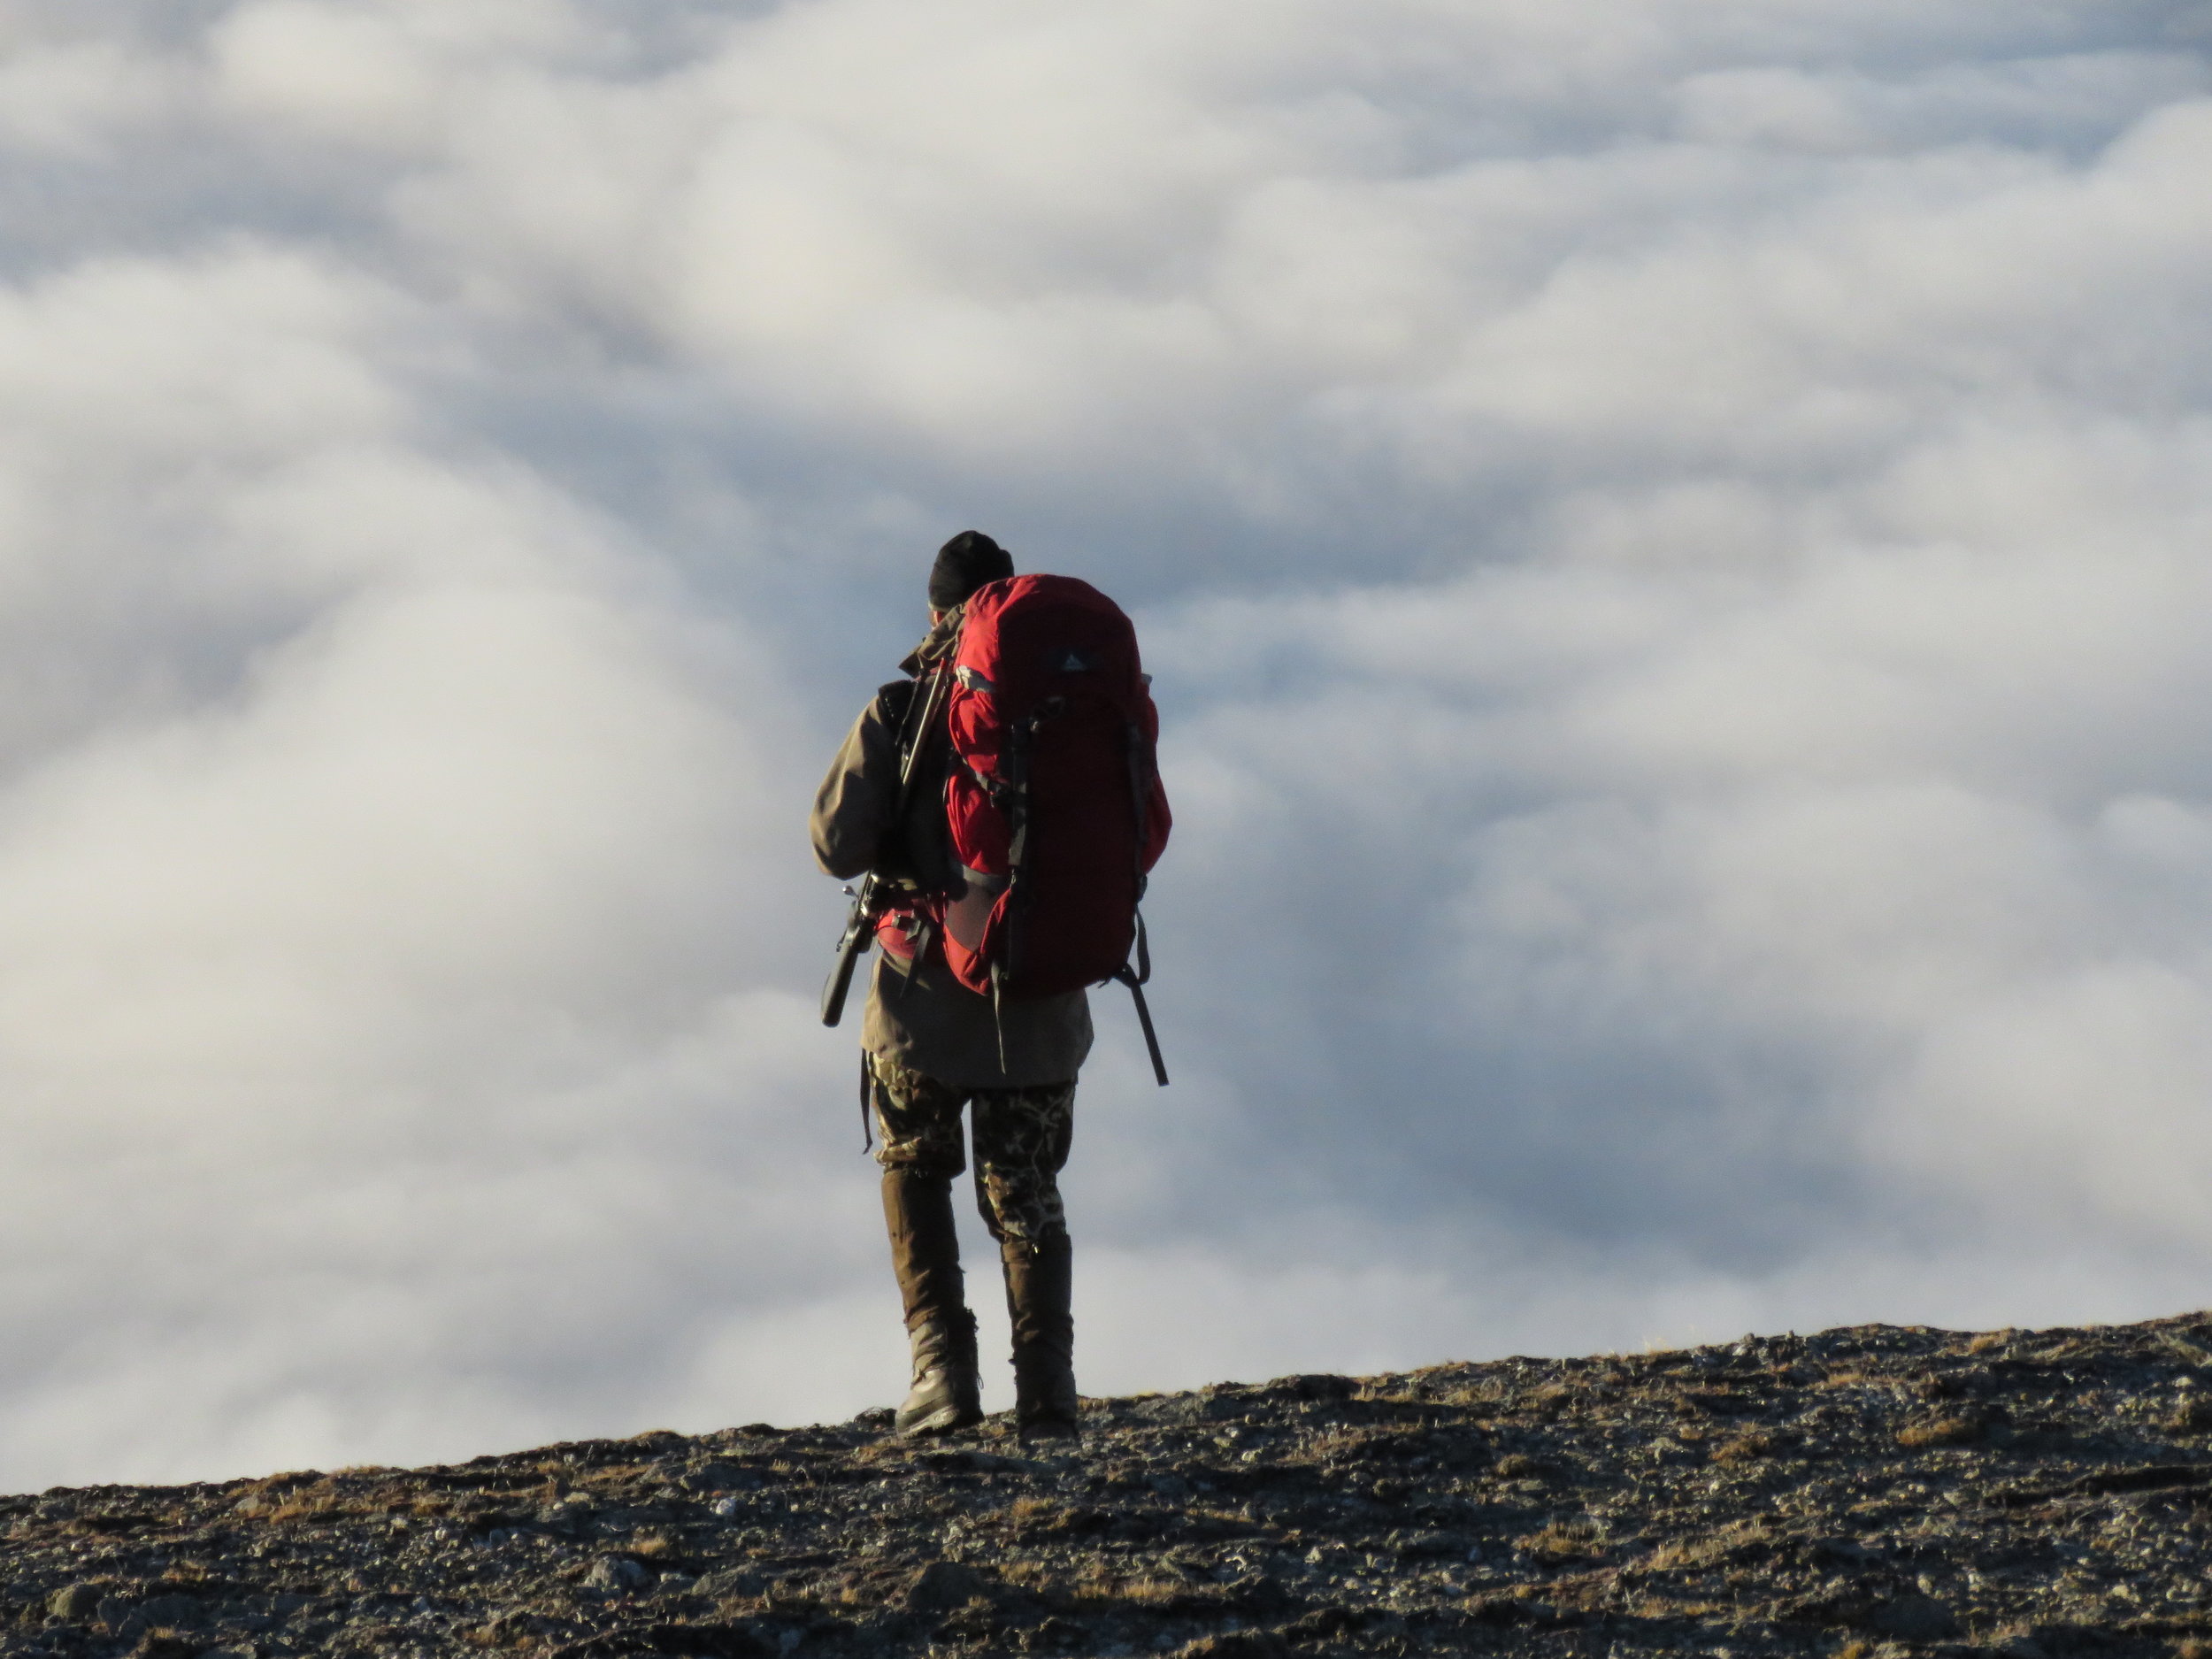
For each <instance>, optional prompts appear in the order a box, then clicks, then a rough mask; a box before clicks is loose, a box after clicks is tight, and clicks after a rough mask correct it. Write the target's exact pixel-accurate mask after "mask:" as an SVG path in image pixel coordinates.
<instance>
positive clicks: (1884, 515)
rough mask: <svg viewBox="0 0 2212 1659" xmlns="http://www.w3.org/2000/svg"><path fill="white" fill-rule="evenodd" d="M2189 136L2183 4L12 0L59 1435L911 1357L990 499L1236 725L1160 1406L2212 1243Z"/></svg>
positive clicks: (1203, 828)
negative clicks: (902, 1024)
mask: <svg viewBox="0 0 2212 1659" xmlns="http://www.w3.org/2000/svg"><path fill="white" fill-rule="evenodd" d="M2208 172H2212V22H2208V20H2207V17H2206V13H2205V12H2204V11H2203V9H2202V8H2201V7H2200V6H2197V5H2193V4H2166V3H2161V4H2153V3H2151V0H2097V3H2096V4H2088V3H2087V0H2039V3H2038V4H2022V3H2021V0H1916V3H1915V4H1909V5H1908V4H1888V3H1886V0H1873V3H1870V0H1849V3H1848V4H1847V3H1846V0H1671V3H1670V0H1547V3H1545V4H1534V3H1533V0H1359V3H1358V4H1352V3H1351V0H1288V3H1287V4H1286V3H1285V0H1268V3H1267V4H1257V3H1256V0H1176V3H1175V4H1166V3H1165V0H1158V3H1150V0H1135V3H1132V0H1115V3H1114V4H1104V3H1103V0H1068V3H1067V4H1056V5H1051V6H1038V5H1036V4H1014V3H1013V0H949V4H941V5H935V6H930V7H915V6H912V5H910V4H894V3H893V0H795V3H790V4H767V3H764V0H756V3H750V4H706V3H705V0H624V3H623V4H613V0H189V3H188V4H180V3H179V0H159V3H158V4H157V3H156V0H82V3H81V4H74V5H72V6H68V7H54V6H49V5H41V4H35V0H0V686H4V695H0V1130H4V1139H5V1144H6V1146H7V1148H8V1156H6V1157H5V1158H4V1159H0V1318H4V1320H5V1325H6V1330H7V1335H8V1340H6V1342H4V1343H0V1431H4V1432H0V1484H4V1485H6V1486H9V1487H11V1488H19V1487H29V1486H42V1485H45V1484H48V1483H50V1482H54V1481H62V1480H67V1481H88V1480H102V1479H156V1478H185V1477H196V1476H211V1475H221V1474H232V1473H240V1472H247V1471H257V1470H266V1469H271V1468H277V1467H299V1466H305V1465H317V1466H329V1465H335V1464H342V1463H362V1462H394V1463H396V1462H407V1461H420V1460H425V1459H430V1458H445V1457H456V1456H465V1455H472V1454H474V1453H476V1452H480V1451H484V1450H489V1449H496V1448H507V1447H515V1446H521V1445H526V1444H531V1443H534V1442H537V1441H540V1440H546V1439H549V1438H553V1437H556V1436H565V1435H578V1434H589V1433H627V1432H636V1431H638V1430H641V1429H644V1428H648V1427H653V1426H671V1427H677V1428H684V1429H701V1428H706V1427H710V1426H717V1425H724V1424H728V1423H733V1422H742V1421H749V1420H753V1419H758V1418H767V1419H771V1420H775V1421H780V1422H793V1421H810V1420H818V1419H821V1418H826V1417H840V1416H843V1415H846V1414H849V1413H850V1412H851V1411H853V1410H856V1409H860V1408H862V1407H864V1406H868V1405H873V1404H879V1403H883V1402H887V1401H889V1400H891V1399H893V1398H895V1396H896V1394H898V1393H899V1392H900V1388H901V1386H902V1364H903V1354H902V1348H903V1343H902V1335H901V1333H900V1331H899V1329H898V1322H897V1312H896V1302H895V1292H894V1290H893V1288H892V1286H891V1284H890V1281H889V1274H888V1269H887V1263H886V1262H885V1259H884V1254H885V1253H884V1248H883V1246H882V1243H881V1241H880V1239H879V1225H880V1224H879V1219H878V1217H877V1212H876V1197H875V1184H874V1179H873V1174H874V1171H873V1166H872V1164H869V1163H867V1162H866V1161H865V1160H864V1158H863V1157H862V1156H861V1155H860V1149H859V1146H860V1140H859V1124H858V1121H857V1112H856V1106H855V1103H854V1095H855V1085H856V1060H855V1057H854V1055H853V1048H852V1045H853V1033H852V1032H851V1031H850V1030H847V1031H841V1032H825V1031H823V1030H822V1029H821V1028H820V1026H819V1025H818V1023H817V1021H816V1018H815V1015H814V998H815V995H816V992H817V990H818V985H819V980H820V976H821V974H822V972H824V971H825V970H826V967H827V965H828V955H829V947H830V944H831V942H832V941H833V938H834V935H835V933H836V931H837V928H838V926H839V923H840V920H841V903H842V901H841V898H840V897H839V895H838V894H837V891H836V887H835V884H834V883H832V882H830V881H828V880H826V879H824V878H821V877H820V876H818V874H816V873H815V872H814V871H813V868H812V865H811V862H810V858H809V856H808V855H807V850H806V845H805V839H804V833H803V818H804V815H805V809H806V806H807V803H808V800H809V798H810V795H811V792H812V789H813V787H814V784H815V783H816V781H817V780H818V777H819V773H820V769H821V767H822V765H823V764H825V762H826V759H827V757H828V755H829V753H830V751H831V749H833V746H834V744H835V742H836V741H837V739H838V738H839V736H840V735H841V733H842V731H843V728H844V726H845V725H846V723H847V722H848V721H849V719H850V718H851V716H852V714H853V712H854V711H855V710H856V708H857V707H858V706H859V704H860V703H861V702H862V701H863V700H864V698H865V696H866V695H867V694H868V693H869V691H870V690H871V689H872V687H873V686H874V685H875V684H876V683H877V682H878V681H879V680H881V679H883V678H885V677H887V674H888V673H889V672H891V668H892V665H893V664H895V661H896V659H897V657H899V656H900V654H901V653H902V651H903V649H905V648H906V646H907V645H909V644H910V642H911V640H912V637H913V636H914V635H915V634H916V633H917V632H918V626H919V624H920V623H921V621H922V620H923V618H922V616H921V605H922V602H923V595H922V583H923V579H924V576H925V573H926V565H927V561H928V558H929V556H930V554H931V552H932V550H933V549H934V548H935V546H936V545H937V543H938V542H940V541H942V540H943V539H944V538H945V537H946V536H947V535H949V534H951V533H952V532H954V531H956V530H958V529H961V528H964V527H967V526H977V527H980V528H983V529H986V530H988V531H990V532H991V533H993V534H995V535H997V536H998V537H1000V539H1001V540H1002V541H1005V542H1006V543H1007V544H1008V545H1009V546H1010V548H1011V549H1013V550H1014V553H1015V556H1016V558H1017V559H1018V562H1019V563H1020V564H1021V565H1022V566H1023V567H1024V568H1025V569H1055V570H1061V571H1065V572H1070V573H1073V574H1078V575H1081V576H1084V577H1086V578H1087V579H1089V580H1093V581H1094V582H1095V583H1097V584H1098V585H1099V586H1101V587H1102V588H1105V589H1107V590H1108V591H1109V592H1110V593H1112V594H1114V595H1116V596H1117V597H1118V598H1119V599H1121V600H1122V601H1123V603H1125V605H1126V606H1128V608H1129V609H1130V610H1131V611H1132V612H1133V615H1134V616H1135V617H1136V618H1137V621H1138V624H1139V627H1140V630H1141V637H1142V639H1143V641H1144V647H1145V650H1146V654H1147V665H1148V667H1149V668H1150V669H1151V670H1152V671H1153V672H1154V673H1155V675H1156V682H1157V684H1156V689H1157V691H1158V694H1159V696H1160V701H1161V703H1162V710H1163V715H1164V722H1165V734H1164V749H1163V764H1164V769H1165V771H1166V773H1167V779H1168V783H1169V787H1170V789H1171V793H1172V794H1173V796H1174V799H1175V803H1176V808H1177V834H1176V840H1175V843H1174V845H1173V847H1172V848H1171V851H1170V853H1169V856H1168V858H1167V860H1166V861H1165V862H1164V864H1163V865H1162V867H1161V870H1160V872H1159V874H1158V877H1157V878H1156V882H1155V886H1154V889H1153V898H1152V902H1151V904H1150V906H1149V907H1148V913H1149V916H1150V919H1151V923H1152V928H1153V936H1154V941H1155V947H1156V959H1157V964H1158V972H1157V978H1156V987H1155V998H1156V1000H1155V1007H1156V1010H1157V1012H1158V1015H1159V1018H1160V1023H1161V1026H1162V1036H1163V1039H1164V1042H1165V1044H1166V1046H1167V1050H1168V1058H1169V1062H1170V1064H1171V1069H1172V1070H1173V1071H1174V1074H1175V1079H1176V1081H1175V1084H1174V1086H1173V1087H1171V1088H1170V1089H1168V1090H1165V1091H1157V1090H1155V1089H1154V1088H1153V1087H1151V1084H1150V1079H1149V1075H1148V1070H1147V1068H1146V1066H1145V1064H1144V1061H1143V1057H1142V1053H1141V1046H1140V1045H1139V1043H1138V1041H1137V1036H1136V1031H1135V1023H1134V1020H1133V1018H1132V1017H1131V1016H1130V1013H1129V1010H1127V1008H1126V1006H1125V1004H1124V1003H1123V1002H1121V1001H1119V1000H1118V999H1117V998H1116V997H1109V996H1105V995H1101V996H1100V998H1099V999H1098V1013H1099V1023H1100V1025H1101V1028H1102V1041H1101V1048H1100V1051H1099V1053H1098V1055H1097V1056H1095V1058H1094V1062H1093V1064H1092V1065H1091V1066H1090V1067H1089V1068H1088V1069H1087V1072H1086V1076H1085V1081H1084V1091H1083V1095H1082V1110H1081V1112H1080V1114H1079V1133H1078V1137H1077V1150H1076V1156H1075V1161H1074V1164H1073V1165H1072V1166H1071V1171H1070V1174H1069V1178H1068V1181H1067V1188H1068V1192H1069V1196H1070V1205H1071V1214H1072V1218H1073V1225H1074V1230H1075V1233H1076V1236H1077V1240H1078V1243H1079V1284H1078V1293H1077V1294H1078V1309H1077V1311H1078V1317H1079V1337H1080V1341H1079V1366H1080V1370H1079V1374H1080V1376H1081V1378H1082V1380H1083V1383H1084V1386H1086V1388H1087V1389H1088V1390H1090V1391H1093V1392H1100V1393H1103V1392H1109V1391H1113V1392H1119V1391H1126V1390H1131V1389H1136V1388H1143V1387H1171V1386H1192V1385H1195V1384H1197V1383H1201V1382H1203V1381H1207V1380H1211V1379H1220V1378H1226V1377H1256V1376H1264V1375H1271V1374H1275V1373H1279V1372H1281V1371H1292V1370H1360V1369H1372V1368H1377V1367H1381V1366H1385V1365H1407V1364H1416V1363H1427V1362H1432V1361H1437V1360H1441V1359H1445V1358H1454V1357H1461V1358H1467V1357H1484V1356H1494V1355H1499V1354H1505V1353H1511V1352H1516V1351H1522V1352H1526V1351H1551V1352H1577V1351H1592V1350H1598V1349H1607V1348H1636V1347H1641V1346H1644V1345H1646V1344H1647V1343H1651V1342H1664V1343H1674V1342H1680V1341H1686V1340H1711V1339H1719V1338H1725V1337H1732V1336H1735V1335H1738V1334H1740V1333H1742V1332H1744V1331H1746V1330H1747V1329H1761V1330H1778V1329H1784V1328H1796V1329H1800V1330H1804V1329H1810V1328H1816V1327H1817V1326H1820V1325H1826V1324H1832V1323H1839V1322H1843V1321H1857V1320H1864V1319H1874V1318H1881V1319H1888V1320H1893V1321H1897V1322H1917V1321H1926V1322H1934V1323H1943V1324H1950V1325H2001V1324H2007V1323H2056V1322H2078V1321H2085V1320H2094V1319H2120V1318H2131V1317H2143V1316H2147V1315H2151V1314H2155V1313H2162V1312H2170V1311H2175V1310H2180V1309H2183V1308H2191V1307H2196V1306H2200V1305H2202V1304H2203V1303H2204V1302H2206V1301H2207V1300H2208V1294H2207V1289H2206V1286H2207V1284H2208V1280H2212V1219H2208V1217H2212V1204H2208V1203H2207V1202H2206V1200H2207V1197H2208V1194H2212V1114H2208V1104H2212V736H2208V732H2212V727H2208V726H2207V723H2206V722H2205V721H2204V719H2203V718H2202V713H2201V711H2202V710H2204V709H2205V707H2206V706H2207V704H2208V699H2212V649H2207V648H2208V645H2212V554H2208V550H2207V549H2208V548H2212V413H2208V408H2212V322H2208V320H2207V313H2206V308H2205V307H2204V305H2203V303H2202V296H2203V293H2204V291H2205V288H2206V285H2207V281H2208V280H2212V209H2208V207H2207V205H2206V202H2205V196H2204V189H2203V180H2204V179H2205V177H2206V176H2207V174H2208ZM973 1236H974V1238H975V1240H976V1241H977V1242H978V1243H980V1229H979V1228H976V1229H974V1230H973ZM972 1265H973V1266H975V1267H976V1268H979V1269H981V1270H982V1271H979V1272H976V1273H975V1274H973V1276H972V1290H973V1291H974V1292H975V1293H976V1300H977V1301H978V1302H979V1304H981V1305H983V1306H984V1307H985V1308H986V1310H987V1312H986V1331H987V1339H986V1340H987V1344H989V1345H992V1346H994V1347H995V1346H996V1345H997V1344H998V1343H999V1342H1000V1341H1001V1340H1002V1327H996V1329H997V1331H998V1332H999V1333H998V1334H992V1333H994V1331H995V1327H994V1325H993V1324H992V1323H991V1315H990V1313H989V1312H988V1309H989V1307H990V1305H991V1303H992V1302H993V1301H994V1300H995V1297H994V1294H993V1293H992V1292H991V1290H990V1286H989V1277H990V1274H989V1270H990V1267H991V1265H992V1264H991V1263H990V1261H989V1258H988V1256H987V1254H986V1253H984V1252H982V1251H981V1250H977V1251H976V1252H975V1260H974V1262H973V1263H972ZM1007 1392H1008V1390H1006V1389H1005V1388H1004V1387H999V1388H997V1389H996V1391H995V1394H993V1395H992V1396H991V1400H992V1402H993V1403H1003V1402H1004V1396H1005V1395H1006V1394H1007Z"/></svg>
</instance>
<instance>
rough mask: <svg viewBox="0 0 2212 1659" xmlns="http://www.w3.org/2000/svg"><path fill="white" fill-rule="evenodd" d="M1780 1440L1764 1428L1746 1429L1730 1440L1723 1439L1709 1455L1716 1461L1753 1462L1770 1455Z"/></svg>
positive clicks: (1777, 1446) (1773, 1452)
mask: <svg viewBox="0 0 2212 1659" xmlns="http://www.w3.org/2000/svg"><path fill="white" fill-rule="evenodd" d="M1779 1446H1780V1442H1779V1441H1778V1440H1776V1439H1775V1438H1774V1436H1773V1435H1771V1434H1769V1433H1768V1432H1766V1431H1765V1430H1764V1429H1748V1430H1746V1431H1745V1432H1743V1433H1741V1434H1739V1435H1737V1436H1736V1437H1735V1439H1733V1440H1723V1441H1722V1442H1721V1443H1720V1444H1719V1445H1718V1446H1716V1447H1715V1448H1713V1449H1712V1451H1711V1452H1710V1453H1709V1456H1710V1457H1711V1458H1712V1460H1713V1461H1714V1462H1715V1463H1757V1462H1759V1461H1760V1460H1761V1459H1762V1458H1766V1457H1771V1456H1773V1455H1774V1454H1775V1452H1776V1451H1777V1450H1778V1448H1779Z"/></svg>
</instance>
